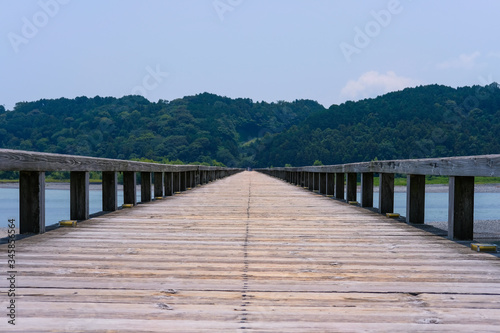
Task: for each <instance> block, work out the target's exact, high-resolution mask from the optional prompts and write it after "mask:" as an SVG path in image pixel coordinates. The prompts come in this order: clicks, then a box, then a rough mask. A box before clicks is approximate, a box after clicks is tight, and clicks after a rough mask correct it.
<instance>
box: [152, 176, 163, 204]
mask: <svg viewBox="0 0 500 333" xmlns="http://www.w3.org/2000/svg"><path fill="white" fill-rule="evenodd" d="M163 177H164V174H163V172H155V173H154V195H155V198H163V183H164V180H163Z"/></svg>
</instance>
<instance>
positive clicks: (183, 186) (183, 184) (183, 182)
mask: <svg viewBox="0 0 500 333" xmlns="http://www.w3.org/2000/svg"><path fill="white" fill-rule="evenodd" d="M186 188H187V186H186V171H182V172H181V182H180V189H181V192H183V191H185V190H186Z"/></svg>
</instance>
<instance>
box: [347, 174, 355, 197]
mask: <svg viewBox="0 0 500 333" xmlns="http://www.w3.org/2000/svg"><path fill="white" fill-rule="evenodd" d="M357 192H358V174H357V173H353V172H349V173H347V198H346V200H347V201H348V202H349V201H357V200H358V198H357V197H358V193H357Z"/></svg>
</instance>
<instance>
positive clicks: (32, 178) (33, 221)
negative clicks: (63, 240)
mask: <svg viewBox="0 0 500 333" xmlns="http://www.w3.org/2000/svg"><path fill="white" fill-rule="evenodd" d="M44 232H45V172H36V171H21V172H20V173H19V233H20V234H28V233H34V234H43V233H44Z"/></svg>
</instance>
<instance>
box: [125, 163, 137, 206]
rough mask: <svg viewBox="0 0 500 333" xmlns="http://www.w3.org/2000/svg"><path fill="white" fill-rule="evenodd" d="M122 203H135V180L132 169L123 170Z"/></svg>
mask: <svg viewBox="0 0 500 333" xmlns="http://www.w3.org/2000/svg"><path fill="white" fill-rule="evenodd" d="M123 203H124V204H129V205H134V206H135V205H137V180H136V173H135V172H134V171H124V172H123Z"/></svg>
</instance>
